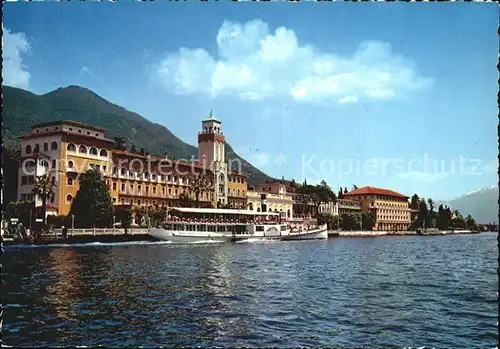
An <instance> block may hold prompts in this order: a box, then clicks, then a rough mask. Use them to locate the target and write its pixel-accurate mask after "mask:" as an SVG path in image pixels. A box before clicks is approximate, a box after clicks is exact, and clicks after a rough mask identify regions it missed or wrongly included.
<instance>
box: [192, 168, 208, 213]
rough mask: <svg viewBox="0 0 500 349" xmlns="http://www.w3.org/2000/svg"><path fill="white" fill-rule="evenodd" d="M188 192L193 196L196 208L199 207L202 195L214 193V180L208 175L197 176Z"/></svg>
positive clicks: (193, 178)
mask: <svg viewBox="0 0 500 349" xmlns="http://www.w3.org/2000/svg"><path fill="white" fill-rule="evenodd" d="M188 191H189V193H190V194H193V195H194V197H195V201H196V207H199V202H200V195H201V194H202V193H208V194H210V193H212V192H213V191H214V185H213V181H212V179H211V178H210V177H209V176H208V175H206V174H198V173H197V174H196V175H195V176H194V177H192V178H191V180H190V181H189V188H188Z"/></svg>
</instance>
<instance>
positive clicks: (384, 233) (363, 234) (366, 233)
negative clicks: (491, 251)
mask: <svg viewBox="0 0 500 349" xmlns="http://www.w3.org/2000/svg"><path fill="white" fill-rule="evenodd" d="M452 234H478V232H475V231H471V230H454V231H453V230H434V231H427V232H422V233H421V234H417V232H416V231H414V230H408V231H369V230H365V231H342V230H330V231H329V232H328V235H329V236H331V237H332V236H339V237H375V236H393V235H452Z"/></svg>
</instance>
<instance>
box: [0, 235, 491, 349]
mask: <svg viewBox="0 0 500 349" xmlns="http://www.w3.org/2000/svg"><path fill="white" fill-rule="evenodd" d="M496 237H497V234H494V233H485V234H480V235H458V236H428V237H421V236H403V237H377V238H334V239H330V240H328V241H302V242H267V243H265V242H264V243H263V242H260V243H237V244H191V245H173V244H165V243H142V244H141V243H134V244H116V245H112V244H108V245H106V244H91V245H76V246H48V247H14V246H10V247H4V255H3V270H2V272H3V278H4V282H5V284H4V285H3V286H2V292H1V293H2V301H3V303H4V313H3V315H4V320H3V331H2V332H3V333H2V337H3V342H4V344H7V345H12V346H51V347H53V346H56V345H59V346H62V345H87V346H97V345H103V346H107V347H113V346H114V347H123V346H139V345H141V346H145V347H148V346H149V347H155V346H159V345H162V346H193V345H201V346H246V347H252V346H259V347H269V346H278V347H297V346H316V347H318V346H336V345H337V346H350V347H352V346H360V345H373V346H377V347H380V346H384V347H387V346H396V347H422V346H426V347H436V348H444V347H446V348H473V347H487V348H493V347H495V346H496V336H497V329H496V323H497V315H498V305H497V290H498V277H497V270H496V268H497V266H498V263H497V257H498V251H497V242H496Z"/></svg>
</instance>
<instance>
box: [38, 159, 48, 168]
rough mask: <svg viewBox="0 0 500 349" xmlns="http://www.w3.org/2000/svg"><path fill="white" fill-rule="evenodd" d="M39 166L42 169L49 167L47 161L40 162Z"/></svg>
mask: <svg viewBox="0 0 500 349" xmlns="http://www.w3.org/2000/svg"><path fill="white" fill-rule="evenodd" d="M40 165H41V166H43V167H49V163H48V162H47V160H42V161H40Z"/></svg>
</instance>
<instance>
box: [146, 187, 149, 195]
mask: <svg viewBox="0 0 500 349" xmlns="http://www.w3.org/2000/svg"><path fill="white" fill-rule="evenodd" d="M146 195H149V187H148V186H146Z"/></svg>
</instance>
